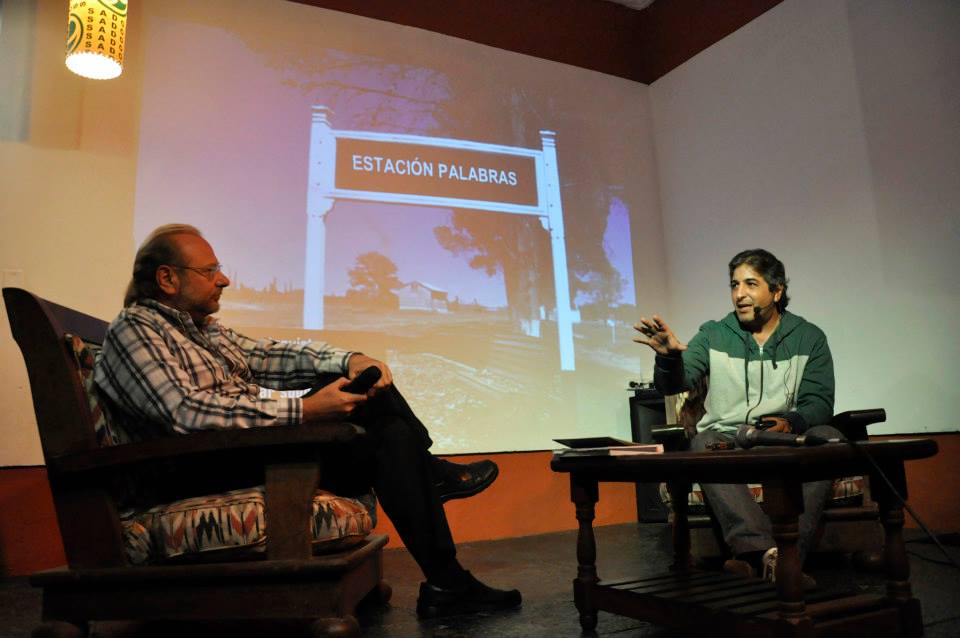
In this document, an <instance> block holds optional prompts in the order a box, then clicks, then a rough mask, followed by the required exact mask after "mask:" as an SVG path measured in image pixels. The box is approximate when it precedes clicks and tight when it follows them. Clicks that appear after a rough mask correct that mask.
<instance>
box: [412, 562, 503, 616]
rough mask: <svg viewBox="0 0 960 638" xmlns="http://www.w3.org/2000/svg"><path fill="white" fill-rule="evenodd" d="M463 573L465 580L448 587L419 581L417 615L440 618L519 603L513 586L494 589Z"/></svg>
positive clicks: (469, 574)
mask: <svg viewBox="0 0 960 638" xmlns="http://www.w3.org/2000/svg"><path fill="white" fill-rule="evenodd" d="M464 574H465V579H464V582H463V583H462V584H461V585H459V586H457V587H454V588H450V589H445V588H442V587H437V586H436V585H431V584H429V583H420V596H419V597H418V598H417V616H419V617H420V618H439V617H440V616H455V615H457V614H473V613H477V612H481V611H497V610H501V609H514V608H516V607H519V606H520V604H521V602H522V597H521V595H520V592H519V591H517V590H516V589H494V588H493V587H488V586H487V585H484V584H483V583H481V582H480V581H479V580H477V579H476V578H474V577H473V574H471V573H470V572H464Z"/></svg>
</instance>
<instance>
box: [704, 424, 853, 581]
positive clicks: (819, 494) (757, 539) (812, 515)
mask: <svg viewBox="0 0 960 638" xmlns="http://www.w3.org/2000/svg"><path fill="white" fill-rule="evenodd" d="M806 433H808V434H818V435H820V436H823V437H827V438H835V437H840V438H842V437H843V435H842V434H841V433H840V432H839V431H838V430H836V429H835V428H833V427H831V426H829V425H817V426H814V427H812V428H810V429H809V430H807V432H806ZM720 441H730V442H733V443H734V444H735V443H736V440H735V435H734V434H724V433H721V432H714V431H710V430H708V431H705V432H700V433H698V434H697V435H696V436H695V437H693V440H692V441H691V442H690V449H691V450H693V451H696V452H703V451H705V450H707V446H708V445H709V444H711V443H716V442H720ZM832 485H833V481H829V480H828V481H815V482H812V483H804V484H803V513H802V514H800V521H799V525H800V538H799V540H798V548H799V550H800V561H801V562H802V561H804V560H805V559H806V557H807V553H808V552H809V551H810V545H811V544H812V543H813V539H814V536H815V535H816V533H817V525H818V524H819V522H820V515H821V514H822V513H823V508H824V506H825V505H826V503H827V500H828V499H829V497H830V492H831V490H832ZM701 487H702V488H703V493H704V495H706V497H707V502H708V503H709V505H710V509H711V510H713V514H714V516H716V518H717V522H718V523H719V524H720V529H722V530H723V539H724V541H726V543H727V545H728V546H729V547H730V550H731V551H733V553H734V555H740V554H745V553H747V552H757V551H761V552H762V551H766V550H768V549H770V548H771V547H773V546H775V545H776V541H774V540H773V532H772V530H771V526H770V519H769V518H768V517H767V515H766V514H764V513H763V510H762V509H760V506H759V505H757V503H756V501H754V499H753V496H752V495H751V494H750V490H748V489H747V486H746V485H743V484H733V483H711V484H701Z"/></svg>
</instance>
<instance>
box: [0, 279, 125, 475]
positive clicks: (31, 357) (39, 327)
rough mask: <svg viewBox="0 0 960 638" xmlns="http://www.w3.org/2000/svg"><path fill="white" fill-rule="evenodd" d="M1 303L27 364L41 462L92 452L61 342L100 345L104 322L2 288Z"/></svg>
mask: <svg viewBox="0 0 960 638" xmlns="http://www.w3.org/2000/svg"><path fill="white" fill-rule="evenodd" d="M3 300H4V303H5V304H6V307H7V315H8V317H9V319H10V329H11V331H12V332H13V338H14V340H15V341H16V342H17V345H18V346H20V351H21V352H22V353H23V359H24V362H25V363H26V365H27V375H28V377H29V379H30V391H31V393H32V395H33V407H34V412H35V414H36V417H37V427H38V429H39V431H40V442H41V445H42V447H43V455H44V459H45V460H46V461H47V462H48V464H49V462H50V460H51V459H53V458H56V457H59V456H62V455H64V454H69V453H73V452H80V451H85V450H91V449H94V448H96V447H97V441H96V433H95V431H94V419H93V415H92V413H91V411H90V406H89V402H88V399H87V394H86V392H85V390H84V388H83V385H82V383H81V381H80V377H79V376H78V374H77V365H76V362H75V360H74V355H73V353H72V352H71V349H70V348H69V347H68V345H67V339H66V337H67V335H68V334H72V335H75V336H77V337H79V338H80V339H82V340H83V341H85V342H87V343H95V344H101V343H103V338H104V335H105V334H106V331H107V323H106V322H105V321H102V320H100V319H97V318H95V317H91V316H90V315H86V314H83V313H82V312H78V311H76V310H72V309H70V308H67V307H64V306H60V305H58V304H55V303H53V302H50V301H47V300H46V299H42V298H40V297H37V296H36V295H34V294H31V293H29V292H27V291H26V290H21V289H19V288H4V289H3Z"/></svg>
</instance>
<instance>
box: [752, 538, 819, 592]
mask: <svg viewBox="0 0 960 638" xmlns="http://www.w3.org/2000/svg"><path fill="white" fill-rule="evenodd" d="M762 578H763V580H769V581H770V582H771V583H775V582H777V548H776V547H771V548H770V549H768V550H767V551H766V552H764V554H763V576H762ZM800 580H801V582H802V583H803V588H804V589H816V588H817V581H815V580H814V579H813V577H812V576H810V575H809V574H807V573H806V572H800Z"/></svg>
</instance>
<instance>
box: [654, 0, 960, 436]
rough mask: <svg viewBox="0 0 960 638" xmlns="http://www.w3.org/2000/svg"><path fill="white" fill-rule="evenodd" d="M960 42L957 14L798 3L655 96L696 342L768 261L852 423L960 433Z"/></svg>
mask: <svg viewBox="0 0 960 638" xmlns="http://www.w3.org/2000/svg"><path fill="white" fill-rule="evenodd" d="M957 33H960V6H958V5H957V4H956V3H949V2H921V3H909V4H906V3H902V2H894V1H882V2H881V1H877V2H874V1H866V2H855V1H851V2H843V1H839V0H836V1H819V2H801V1H799V0H789V1H787V2H784V3H782V4H780V5H778V6H776V7H774V8H773V9H771V10H770V11H768V12H767V13H765V14H764V15H762V16H760V17H759V18H757V19H756V20H754V21H753V22H751V23H750V24H748V25H747V26H745V27H744V28H742V29H740V30H739V31H737V32H736V33H734V34H732V35H730V36H729V37H727V38H726V39H724V40H722V41H720V42H719V43H717V44H715V45H714V46H713V47H711V48H709V49H707V50H706V51H704V52H702V53H701V54H699V55H698V56H696V57H694V58H693V59H691V60H689V61H688V62H687V63H685V64H684V65H682V66H680V67H679V68H677V69H675V70H673V71H672V72H670V73H669V74H667V75H666V76H664V77H663V78H661V79H660V80H658V81H657V82H655V83H654V84H652V85H651V94H650V95H651V105H652V112H653V118H654V138H655V145H656V157H657V165H658V169H659V173H660V194H661V206H662V214H663V222H664V234H665V247H666V253H667V266H668V268H667V272H668V273H669V275H668V276H669V282H668V286H669V290H670V294H671V301H670V305H669V308H668V309H666V310H664V312H666V311H667V310H669V314H668V315H667V317H668V318H670V319H672V325H673V327H674V328H675V329H676V330H677V331H678V334H679V335H681V338H684V339H687V338H689V337H690V336H692V335H693V334H694V332H695V331H696V329H697V326H698V325H699V323H700V322H702V321H704V320H706V319H709V318H716V317H719V316H720V315H722V314H724V313H726V312H727V311H728V310H729V305H730V302H729V296H728V293H727V291H726V281H727V272H726V263H727V261H728V260H729V259H730V257H731V256H733V255H734V254H736V253H737V252H738V251H740V250H742V249H745V248H751V247H757V246H763V247H767V248H769V249H770V250H772V251H773V252H774V253H775V254H776V255H777V256H778V257H780V258H781V259H782V260H783V261H784V263H785V264H786V266H787V275H788V277H790V278H791V284H790V295H791V297H792V298H793V302H792V304H791V307H790V309H791V310H793V311H794V312H796V313H797V314H800V315H802V316H805V317H806V318H808V319H810V320H812V321H813V322H815V323H817V324H818V325H819V326H820V327H821V328H823V329H824V331H825V332H826V334H827V335H828V338H829V340H830V344H831V348H832V350H833V354H834V360H835V363H836V374H837V380H838V384H837V390H838V392H837V411H842V410H847V409H852V408H870V407H884V408H886V410H887V413H888V423H887V426H886V427H884V426H877V427H876V429H875V430H874V431H875V432H878V433H883V432H890V431H901V432H903V431H906V432H927V431H936V430H946V431H955V430H956V429H957V425H958V423H957V420H956V416H955V406H956V405H957V403H958V401H960V385H958V384H957V379H958V378H960V356H958V355H960V342H958V340H957V339H956V316H957V314H958V311H960V295H958V293H960V281H958V279H957V278H956V277H955V276H953V275H952V274H951V273H955V272H957V271H958V269H960V246H958V236H960V214H958V211H960V179H957V166H960V118H957V113H958V112H960V45H958V43H957V38H956V34H957ZM652 310H655V309H651V311H652Z"/></svg>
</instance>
